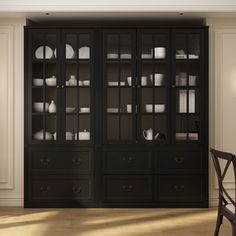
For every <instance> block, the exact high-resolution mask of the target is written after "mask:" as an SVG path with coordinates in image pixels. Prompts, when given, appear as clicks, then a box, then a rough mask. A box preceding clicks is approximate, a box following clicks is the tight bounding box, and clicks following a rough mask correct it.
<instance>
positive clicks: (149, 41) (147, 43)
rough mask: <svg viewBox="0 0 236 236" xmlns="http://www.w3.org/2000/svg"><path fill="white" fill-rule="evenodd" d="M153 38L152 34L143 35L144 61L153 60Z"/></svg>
mask: <svg viewBox="0 0 236 236" xmlns="http://www.w3.org/2000/svg"><path fill="white" fill-rule="evenodd" d="M152 47H153V37H152V35H151V34H143V35H142V52H141V58H142V59H152V58H153V48H152Z"/></svg>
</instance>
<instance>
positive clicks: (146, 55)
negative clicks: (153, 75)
mask: <svg viewBox="0 0 236 236" xmlns="http://www.w3.org/2000/svg"><path fill="white" fill-rule="evenodd" d="M141 57H142V59H152V54H145V53H143V54H142V55H141Z"/></svg>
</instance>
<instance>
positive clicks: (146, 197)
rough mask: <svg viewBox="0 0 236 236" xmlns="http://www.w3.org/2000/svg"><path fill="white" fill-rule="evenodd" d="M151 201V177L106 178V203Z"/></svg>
mask: <svg viewBox="0 0 236 236" xmlns="http://www.w3.org/2000/svg"><path fill="white" fill-rule="evenodd" d="M151 200H152V177H151V176H148V175H147V176H136V175H135V176H118V175H114V176H106V177H104V201H106V202H149V201H151Z"/></svg>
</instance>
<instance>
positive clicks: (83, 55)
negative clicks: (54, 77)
mask: <svg viewBox="0 0 236 236" xmlns="http://www.w3.org/2000/svg"><path fill="white" fill-rule="evenodd" d="M78 54H79V59H89V58H90V48H89V47H86V46H85V47H81V48H80V49H79V50H78Z"/></svg>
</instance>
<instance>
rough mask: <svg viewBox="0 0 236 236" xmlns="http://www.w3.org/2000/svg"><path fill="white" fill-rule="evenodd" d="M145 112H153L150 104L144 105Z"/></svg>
mask: <svg viewBox="0 0 236 236" xmlns="http://www.w3.org/2000/svg"><path fill="white" fill-rule="evenodd" d="M145 111H146V112H148V113H150V112H153V105H152V104H146V105H145Z"/></svg>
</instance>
